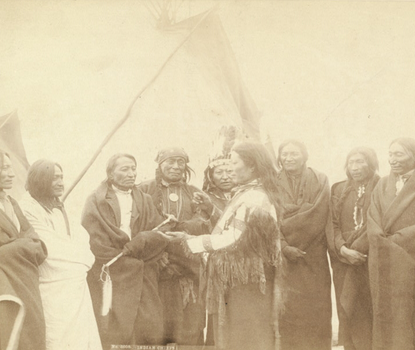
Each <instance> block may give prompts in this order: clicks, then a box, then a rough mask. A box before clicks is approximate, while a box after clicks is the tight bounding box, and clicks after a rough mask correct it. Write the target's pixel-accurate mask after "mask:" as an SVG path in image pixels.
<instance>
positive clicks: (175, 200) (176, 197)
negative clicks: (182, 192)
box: [169, 193, 179, 202]
mask: <svg viewBox="0 0 415 350" xmlns="http://www.w3.org/2000/svg"><path fill="white" fill-rule="evenodd" d="M169 199H170V200H171V201H172V202H177V201H178V200H179V196H178V195H177V193H170V194H169Z"/></svg>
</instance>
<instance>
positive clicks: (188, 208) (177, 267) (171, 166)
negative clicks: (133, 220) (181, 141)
mask: <svg viewBox="0 0 415 350" xmlns="http://www.w3.org/2000/svg"><path fill="white" fill-rule="evenodd" d="M156 162H157V163H158V167H157V169H156V178H155V179H154V180H150V181H147V182H144V183H142V184H140V189H141V190H142V191H143V192H145V193H148V194H150V195H151V197H152V198H153V202H154V204H155V205H156V207H157V208H158V210H159V212H160V214H162V215H163V216H166V215H174V216H175V218H176V219H177V221H178V222H177V224H176V227H175V228H174V230H175V231H186V232H189V233H190V232H192V233H194V232H197V233H198V234H204V233H209V232H210V228H211V225H210V222H209V221H208V220H206V219H207V218H208V217H206V216H204V214H203V212H200V210H199V209H198V207H197V206H196V205H195V204H194V203H193V202H192V199H193V193H195V192H201V191H200V190H199V189H197V188H196V187H194V186H191V185H189V184H188V183H187V181H188V180H189V179H190V174H191V172H192V169H191V168H190V167H189V166H188V163H189V156H188V155H187V153H186V152H185V151H184V150H183V149H182V148H180V147H170V148H166V149H163V150H161V151H160V152H159V153H158V155H157V158H156ZM168 251H169V253H168V254H169V255H168V260H167V256H165V259H166V262H167V261H168V266H167V267H166V268H164V270H162V271H161V274H160V283H159V288H160V297H161V299H162V302H163V313H164V343H177V344H179V345H203V328H204V326H205V310H204V307H203V305H202V304H201V303H200V302H199V300H198V299H199V298H198V295H199V268H200V263H199V259H198V258H197V257H196V258H192V259H193V260H189V259H187V258H186V257H185V256H184V251H183V249H182V248H181V247H180V246H179V245H177V246H175V245H174V244H171V245H170V246H169V248H168Z"/></svg>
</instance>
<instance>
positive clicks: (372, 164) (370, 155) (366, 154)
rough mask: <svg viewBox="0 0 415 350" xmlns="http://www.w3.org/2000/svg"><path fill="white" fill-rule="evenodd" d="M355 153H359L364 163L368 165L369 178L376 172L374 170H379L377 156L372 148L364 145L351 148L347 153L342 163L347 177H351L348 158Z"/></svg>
mask: <svg viewBox="0 0 415 350" xmlns="http://www.w3.org/2000/svg"><path fill="white" fill-rule="evenodd" d="M355 154H361V155H362V156H363V158H365V160H366V163H367V165H368V167H369V176H368V178H371V177H372V176H373V175H374V174H375V173H376V171H378V170H379V162H378V157H377V155H376V152H375V151H374V150H373V149H372V148H369V147H364V146H360V147H356V148H353V149H352V150H351V151H350V152H349V154H348V155H347V157H346V162H345V164H344V171H345V172H346V175H347V177H348V178H349V179H351V178H352V177H351V175H350V172H349V169H348V167H347V165H348V163H349V159H350V158H351V157H352V156H354V155H355Z"/></svg>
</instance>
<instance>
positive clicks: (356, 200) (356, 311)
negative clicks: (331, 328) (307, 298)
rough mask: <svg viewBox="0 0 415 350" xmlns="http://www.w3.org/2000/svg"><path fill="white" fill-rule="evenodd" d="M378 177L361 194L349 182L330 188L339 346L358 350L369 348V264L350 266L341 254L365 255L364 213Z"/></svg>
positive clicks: (366, 245)
mask: <svg viewBox="0 0 415 350" xmlns="http://www.w3.org/2000/svg"><path fill="white" fill-rule="evenodd" d="M378 181H379V176H378V175H377V174H375V175H373V177H372V178H370V179H369V181H368V182H367V184H366V186H365V190H364V193H363V194H362V195H361V196H360V197H359V196H358V190H359V188H358V185H357V184H356V183H355V182H354V181H353V180H352V179H348V180H346V181H342V182H339V183H336V184H334V185H333V187H332V196H331V202H332V214H333V215H332V217H333V231H332V232H333V236H331V237H330V236H329V237H328V243H329V247H330V256H331V265H332V269H333V282H334V287H335V290H336V301H337V312H338V315H339V343H341V344H344V346H345V347H346V348H349V347H350V348H355V349H357V350H359V349H362V350H366V349H371V347H372V345H371V344H372V300H371V297H370V289H369V272H368V264H367V261H366V263H363V264H360V265H352V264H350V263H349V261H348V260H346V259H345V258H344V257H343V256H342V255H341V254H340V249H341V247H342V246H343V245H344V246H346V247H347V248H349V249H353V250H357V251H358V252H360V253H362V254H365V255H367V254H368V252H369V241H368V237H367V218H366V216H367V210H368V208H369V205H370V199H371V195H372V192H373V189H374V187H375V186H376V184H377V182H378ZM357 210H361V213H360V215H361V216H360V218H361V220H362V222H361V223H362V225H361V227H360V228H356V222H355V221H356V220H355V219H356V218H357V213H356V212H357Z"/></svg>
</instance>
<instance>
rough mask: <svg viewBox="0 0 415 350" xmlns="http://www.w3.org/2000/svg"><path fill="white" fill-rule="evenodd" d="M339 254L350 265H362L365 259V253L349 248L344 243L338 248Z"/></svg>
mask: <svg viewBox="0 0 415 350" xmlns="http://www.w3.org/2000/svg"><path fill="white" fill-rule="evenodd" d="M340 254H341V256H342V257H343V258H345V259H346V260H347V261H348V262H349V263H350V264H351V265H362V264H364V263H365V262H366V260H367V255H364V254H362V253H360V252H358V251H357V250H354V249H349V248H347V247H346V246H344V245H343V246H342V247H341V248H340Z"/></svg>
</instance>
